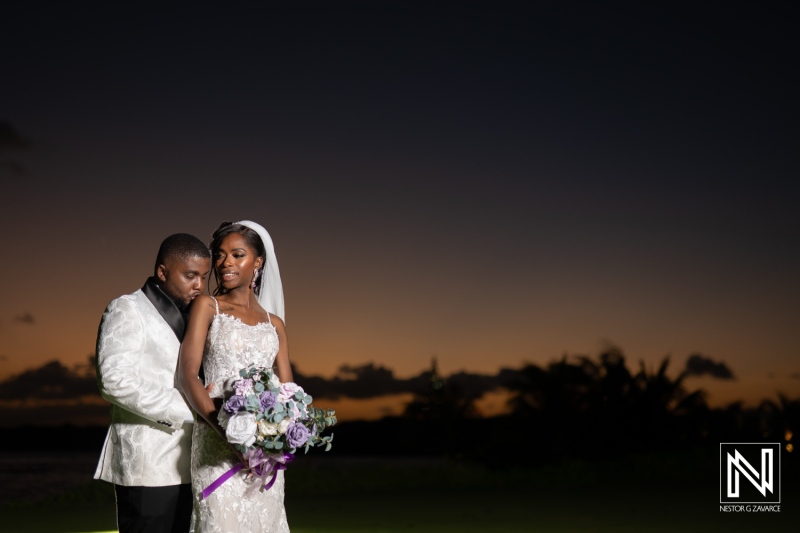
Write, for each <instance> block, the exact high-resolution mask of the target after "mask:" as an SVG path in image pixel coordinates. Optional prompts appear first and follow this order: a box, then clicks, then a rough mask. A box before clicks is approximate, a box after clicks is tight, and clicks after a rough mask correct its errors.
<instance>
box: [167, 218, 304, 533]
mask: <svg viewBox="0 0 800 533" xmlns="http://www.w3.org/2000/svg"><path fill="white" fill-rule="evenodd" d="M210 247H211V253H212V260H213V262H214V266H213V271H214V276H215V278H216V280H217V289H216V291H215V292H214V294H215V296H216V298H215V297H212V296H206V295H200V296H198V297H197V298H196V299H195V301H194V302H193V304H192V307H191V310H190V312H189V323H188V325H187V328H186V336H185V338H184V340H183V344H182V345H181V351H180V360H179V363H178V381H179V385H180V388H181V390H182V391H183V393H184V395H185V396H186V399H187V401H188V402H189V404H190V405H191V407H192V408H193V409H194V410H195V412H197V414H198V415H199V416H198V422H199V423H197V424H195V428H194V434H193V436H192V492H193V494H194V510H193V515H192V531H193V532H195V533H200V532H213V533H221V532H241V533H250V532H253V533H258V532H265V533H266V532H269V533H287V532H288V531H289V525H288V523H287V520H286V511H285V509H284V506H283V498H284V479H283V472H282V471H280V472H278V474H277V479H276V480H275V483H274V484H273V485H272V487H271V488H270V489H269V490H259V489H260V487H259V484H258V481H257V480H252V479H251V478H250V477H249V476H248V475H247V472H246V471H242V472H239V473H237V474H235V475H234V476H233V477H232V478H230V479H228V480H227V481H226V482H224V483H223V484H222V485H221V486H219V488H217V489H216V490H215V491H214V492H213V493H212V494H210V495H209V496H208V497H207V498H203V496H202V491H203V490H204V489H205V488H206V487H208V486H209V485H211V484H212V483H213V482H214V481H216V480H217V479H218V478H219V477H220V476H222V475H223V474H225V473H226V472H227V471H228V470H230V469H231V468H232V467H233V466H235V465H237V464H238V463H239V462H241V461H242V459H243V458H242V455H241V454H240V453H239V452H238V451H237V450H236V449H235V448H233V446H232V445H231V444H229V443H228V442H227V440H226V439H225V437H224V435H225V431H224V430H223V429H222V427H221V426H220V424H219V422H218V421H217V412H218V410H219V406H220V404H221V400H219V399H220V398H222V396H223V387H224V384H225V382H226V381H227V380H228V379H230V378H236V377H238V375H239V370H240V369H242V368H246V367H248V366H250V365H256V366H266V367H272V366H273V365H275V366H276V367H277V370H276V373H277V375H278V377H279V378H280V380H281V382H287V381H292V370H291V366H290V365H289V351H288V348H287V344H286V329H285V327H284V324H283V316H284V311H283V289H282V286H281V280H280V273H279V271H278V262H277V260H276V259H275V251H274V249H273V246H272V239H271V238H270V236H269V234H268V233H267V231H266V230H265V229H264V228H263V227H261V226H260V225H258V224H256V223H255V222H250V221H242V222H237V223H235V224H232V223H230V222H223V223H222V225H220V227H219V228H218V229H217V231H215V232H214V235H213V237H212V241H211V245H210ZM201 364H202V367H203V371H204V373H205V379H206V382H207V383H212V384H213V385H212V386H211V390H210V391H208V392H207V391H206V389H205V388H204V384H203V383H201V382H200V380H199V379H198V378H197V376H198V373H199V370H200V366H201ZM202 422H206V423H202Z"/></svg>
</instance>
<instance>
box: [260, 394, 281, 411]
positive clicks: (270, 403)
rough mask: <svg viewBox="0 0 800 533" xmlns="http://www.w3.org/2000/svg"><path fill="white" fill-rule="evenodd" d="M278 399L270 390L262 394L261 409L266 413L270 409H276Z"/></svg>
mask: <svg viewBox="0 0 800 533" xmlns="http://www.w3.org/2000/svg"><path fill="white" fill-rule="evenodd" d="M277 399H278V397H277V396H275V395H274V394H272V393H271V392H270V391H268V390H266V391H264V392H262V393H261V397H260V398H259V402H261V409H263V410H264V411H266V410H267V409H269V408H270V407H274V406H275V402H276V401H277Z"/></svg>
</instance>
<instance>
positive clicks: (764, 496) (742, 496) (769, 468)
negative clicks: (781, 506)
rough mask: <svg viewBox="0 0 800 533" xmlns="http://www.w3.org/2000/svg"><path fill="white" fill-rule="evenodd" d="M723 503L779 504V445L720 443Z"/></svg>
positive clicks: (721, 495) (721, 497)
mask: <svg viewBox="0 0 800 533" xmlns="http://www.w3.org/2000/svg"><path fill="white" fill-rule="evenodd" d="M719 446H720V449H719V455H720V503H780V502H781V497H780V484H781V480H780V459H781V455H780V454H781V445H780V443H752V442H748V443H743V442H739V443H720V445H719Z"/></svg>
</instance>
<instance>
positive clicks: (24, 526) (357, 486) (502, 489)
mask: <svg viewBox="0 0 800 533" xmlns="http://www.w3.org/2000/svg"><path fill="white" fill-rule="evenodd" d="M651 463H652V461H651ZM662 463H663V461H660V462H659V464H661V467H660V468H661V469H662V471H660V472H656V473H651V474H652V475H648V472H647V470H648V468H649V467H648V466H647V462H646V461H645V462H644V463H640V464H638V466H637V465H636V464H629V463H625V465H624V466H625V467H626V469H623V470H620V467H621V466H622V465H620V464H612V465H607V466H606V467H605V468H602V467H598V466H597V465H586V464H582V463H574V464H570V465H562V466H559V467H552V468H549V469H533V470H526V471H519V470H510V471H493V470H489V469H483V468H478V467H465V466H458V465H452V464H444V463H442V464H438V465H437V464H433V465H431V464H428V465H414V464H402V465H401V464H395V465H392V464H388V465H387V464H386V463H368V462H367V463H355V464H346V463H340V464H338V466H336V467H334V468H329V467H325V466H323V467H319V465H320V464H321V465H325V463H324V462H319V463H317V464H316V465H314V464H312V463H311V462H309V463H308V464H310V465H311V467H309V466H300V464H301V463H300V462H299V461H298V463H296V464H295V465H293V466H292V467H291V468H290V469H289V471H288V475H287V497H286V507H287V513H288V515H289V523H290V524H291V527H292V531H293V533H319V532H331V533H339V532H341V533H351V532H352V533H356V532H358V533H361V532H370V533H399V532H406V533H407V532H417V533H426V532H431V533H433V532H437V533H450V532H453V533H456V532H458V533H472V532H495V531H496V532H503V533H516V532H526V533H528V532H531V533H533V532H543V533H546V532H554V533H567V532H598V533H602V532H615V533H625V532H630V533H650V532H652V533H656V532H673V531H674V532H695V531H696V532H703V533H707V532H713V531H720V532H723V531H724V532H732V533H737V532H751V531H765V532H770V533H773V532H789V531H792V532H794V531H797V529H798V523H800V521H799V520H800V491H797V490H795V487H794V486H793V485H792V483H787V481H790V480H788V479H786V475H784V479H785V481H784V487H786V489H785V490H784V491H783V494H782V504H781V512H780V513H750V514H747V513H721V512H720V510H719V503H718V502H719V492H718V486H717V483H718V482H717V478H716V476H715V475H714V471H713V470H714V469H713V468H711V466H713V465H709V467H708V468H707V470H708V472H701V473H700V475H697V472H694V475H684V474H683V473H681V472H677V471H676V472H673V474H674V475H672V476H670V475H668V474H667V473H666V471H667V470H668V465H667V466H666V467H665V466H664V465H663V464H662ZM650 466H652V464H650ZM665 469H666V470H665ZM684 470H685V469H684ZM701 470H702V469H701ZM785 474H789V472H785ZM708 475H710V476H711V479H710V480H709V479H708ZM45 482H46V481H45ZM108 489H109V487H108V486H107V485H106V484H104V483H100V482H95V483H91V484H89V485H86V486H85V487H82V488H81V489H80V490H77V491H74V492H72V493H69V494H66V495H63V496H61V497H58V498H51V499H49V500H45V501H42V502H38V503H20V504H16V505H9V506H6V507H4V508H2V509H0V531H3V532H6V533H14V532H30V533H37V532H49V533H61V532H63V533H70V532H71V533H77V532H101V531H113V530H114V527H115V519H114V501H113V493H112V492H111V491H110V490H108Z"/></svg>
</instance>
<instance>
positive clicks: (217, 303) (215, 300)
mask: <svg viewBox="0 0 800 533" xmlns="http://www.w3.org/2000/svg"><path fill="white" fill-rule="evenodd" d="M211 299H212V300H214V305H216V306H217V313H216V314H219V302H218V301H217V299H216V298H214V297H213V296H212V297H211Z"/></svg>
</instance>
